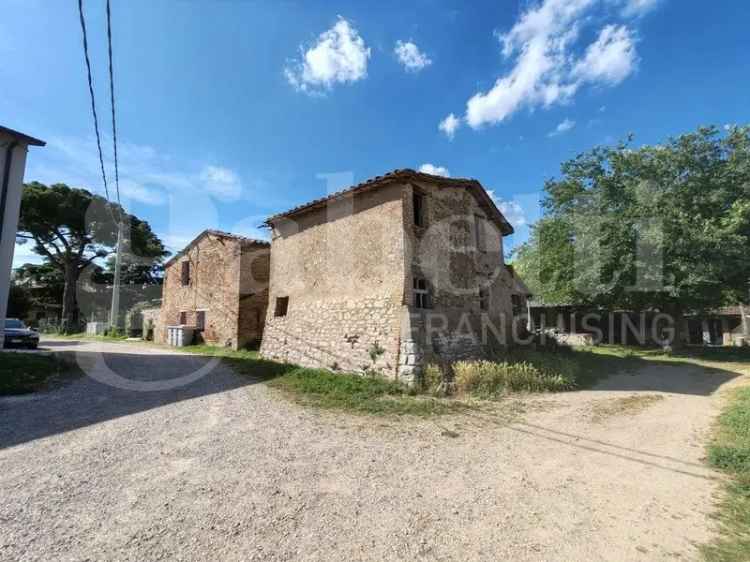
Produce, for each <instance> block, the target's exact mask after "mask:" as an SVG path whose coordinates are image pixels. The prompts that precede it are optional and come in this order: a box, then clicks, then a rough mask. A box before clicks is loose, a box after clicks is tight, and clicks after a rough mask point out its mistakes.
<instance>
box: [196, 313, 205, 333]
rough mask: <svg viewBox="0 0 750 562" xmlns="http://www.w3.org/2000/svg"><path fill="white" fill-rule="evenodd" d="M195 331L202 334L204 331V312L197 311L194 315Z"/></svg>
mask: <svg viewBox="0 0 750 562" xmlns="http://www.w3.org/2000/svg"><path fill="white" fill-rule="evenodd" d="M195 329H196V330H198V331H199V332H202V331H203V330H205V329H206V311H205V310H199V311H198V312H196V313H195Z"/></svg>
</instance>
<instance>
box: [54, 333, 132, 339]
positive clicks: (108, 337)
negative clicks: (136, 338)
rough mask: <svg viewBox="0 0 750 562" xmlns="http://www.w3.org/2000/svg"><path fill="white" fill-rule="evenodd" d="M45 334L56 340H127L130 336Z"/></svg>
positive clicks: (118, 334) (119, 334)
mask: <svg viewBox="0 0 750 562" xmlns="http://www.w3.org/2000/svg"><path fill="white" fill-rule="evenodd" d="M44 335H45V336H47V337H49V338H52V339H56V340H89V341H125V340H126V339H128V336H126V335H125V334H122V333H117V334H114V335H107V336H90V335H88V334H86V333H85V332H80V333H77V334H55V333H51V334H44Z"/></svg>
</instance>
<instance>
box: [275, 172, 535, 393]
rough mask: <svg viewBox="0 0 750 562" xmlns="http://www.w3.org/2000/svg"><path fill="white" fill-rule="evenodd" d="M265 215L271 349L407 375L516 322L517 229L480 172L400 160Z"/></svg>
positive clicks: (477, 345)
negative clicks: (508, 244)
mask: <svg viewBox="0 0 750 562" xmlns="http://www.w3.org/2000/svg"><path fill="white" fill-rule="evenodd" d="M267 224H268V225H269V226H270V227H271V228H272V231H273V236H272V242H271V276H270V288H269V297H270V299H269V309H268V313H267V318H266V326H265V332H264V335H263V342H262V345H261V354H262V355H263V356H264V357H268V358H272V359H276V360H281V361H287V362H290V363H296V364H299V365H304V366H312V367H323V368H328V369H342V370H347V371H352V370H354V371H362V370H367V369H376V370H378V371H380V372H382V373H384V374H386V375H389V376H391V377H398V378H400V379H402V380H405V381H411V380H412V378H413V377H414V375H415V374H417V373H419V371H420V369H421V367H422V365H424V364H425V363H426V362H428V361H432V360H437V361H452V360H456V359H461V358H469V357H480V356H483V355H484V354H485V352H486V345H485V344H486V342H485V341H484V339H483V338H482V333H483V331H485V332H491V333H492V334H493V335H494V332H493V330H496V331H498V332H506V334H507V331H508V329H509V328H510V326H511V323H512V299H511V295H512V294H514V293H517V292H519V291H522V290H523V289H521V287H520V286H519V285H517V284H516V283H515V281H514V279H513V274H512V273H511V271H510V270H509V269H508V268H506V267H505V265H504V263H503V236H505V235H508V234H510V233H512V232H513V228H512V227H511V225H510V224H509V223H508V221H507V220H506V219H505V217H504V216H503V214H502V213H501V212H500V211H499V210H498V208H497V206H496V205H495V203H494V202H493V200H492V198H491V197H490V195H489V194H488V193H487V192H486V191H485V189H484V188H483V187H482V185H481V184H480V183H479V182H478V181H476V180H472V179H457V178H445V177H440V176H434V175H429V174H424V173H419V172H415V171H413V170H396V171H394V172H391V173H388V174H385V175H383V176H378V177H375V178H373V179H371V180H368V181H366V182H364V183H361V184H358V185H355V186H353V187H351V188H349V189H346V190H344V191H341V192H338V193H334V194H332V195H329V196H328V197H325V198H322V199H318V200H315V201H312V202H310V203H307V204H305V205H302V206H300V207H296V208H294V209H292V210H290V211H287V212H285V213H281V214H278V215H275V216H273V217H270V218H269V219H268V220H267Z"/></svg>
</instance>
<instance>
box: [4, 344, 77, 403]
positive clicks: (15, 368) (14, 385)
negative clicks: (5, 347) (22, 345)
mask: <svg viewBox="0 0 750 562" xmlns="http://www.w3.org/2000/svg"><path fill="white" fill-rule="evenodd" d="M75 371H76V369H75V367H74V366H73V365H72V364H71V363H70V362H69V361H67V360H65V359H63V358H62V357H60V356H58V355H39V354H35V353H12V352H2V353H1V354H0V396H8V395H14V394H28V393H31V392H35V391H37V390H41V389H43V388H46V387H47V386H49V384H50V383H51V382H52V381H53V380H56V379H60V378H61V377H63V376H66V375H69V374H71V373H74V372H75Z"/></svg>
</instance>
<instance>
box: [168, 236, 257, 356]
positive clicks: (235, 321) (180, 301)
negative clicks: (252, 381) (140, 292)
mask: <svg viewBox="0 0 750 562" xmlns="http://www.w3.org/2000/svg"><path fill="white" fill-rule="evenodd" d="M268 271H269V244H268V242H265V241H262V240H254V239H251V238H244V237H242V236H237V235H234V234H229V233H227V232H221V231H218V230H204V231H203V232H202V233H201V234H199V235H198V236H197V237H196V238H195V239H194V240H193V241H192V242H190V243H189V244H188V245H187V246H186V247H185V248H184V249H183V250H182V251H181V252H179V253H178V254H176V255H175V256H173V257H172V258H171V259H170V260H169V261H168V262H167V263H166V267H165V272H164V286H163V289H162V305H161V310H160V312H159V317H158V321H157V322H156V325H155V326H154V340H155V341H156V342H160V343H165V342H166V338H167V326H173V325H186V326H192V327H193V328H194V329H195V332H196V335H197V339H198V341H204V342H206V343H211V344H214V345H219V346H225V347H231V348H232V349H239V348H243V347H246V346H248V345H251V344H252V343H253V342H258V341H260V339H261V337H262V335H263V324H264V321H265V316H266V308H267V306H268Z"/></svg>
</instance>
